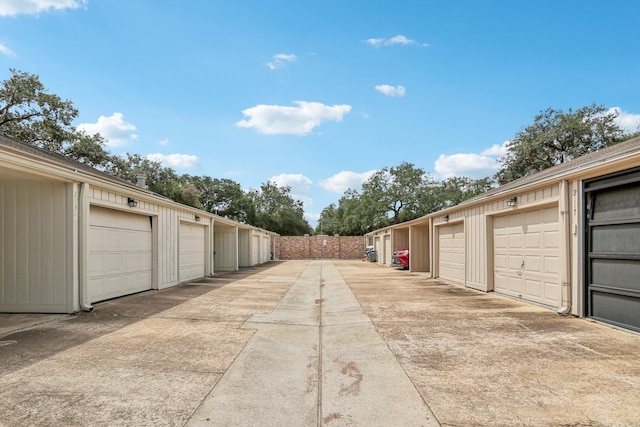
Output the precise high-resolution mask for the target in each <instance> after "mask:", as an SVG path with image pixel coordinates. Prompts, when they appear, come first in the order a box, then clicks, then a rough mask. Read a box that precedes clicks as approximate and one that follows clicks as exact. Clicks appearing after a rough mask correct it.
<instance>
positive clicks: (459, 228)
mask: <svg viewBox="0 0 640 427" xmlns="http://www.w3.org/2000/svg"><path fill="white" fill-rule="evenodd" d="M438 229H439V230H438V231H439V232H438V271H439V277H440V278H442V279H446V280H450V281H452V282H457V283H461V284H464V260H465V252H464V223H463V222H459V223H456V224H451V225H443V226H441V227H438Z"/></svg>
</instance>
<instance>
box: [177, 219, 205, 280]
mask: <svg viewBox="0 0 640 427" xmlns="http://www.w3.org/2000/svg"><path fill="white" fill-rule="evenodd" d="M205 231H206V228H205V227H203V226H200V225H195V224H189V223H180V229H179V233H180V238H179V243H178V245H179V254H180V255H179V261H178V263H179V272H178V275H179V280H180V282H186V281H189V280H194V279H200V278H202V277H204V270H205V256H206V251H205V242H206V239H205Z"/></svg>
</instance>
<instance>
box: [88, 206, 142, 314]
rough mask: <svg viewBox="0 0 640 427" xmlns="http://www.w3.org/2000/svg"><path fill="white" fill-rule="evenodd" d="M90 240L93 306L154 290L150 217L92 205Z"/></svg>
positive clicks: (89, 290)
mask: <svg viewBox="0 0 640 427" xmlns="http://www.w3.org/2000/svg"><path fill="white" fill-rule="evenodd" d="M88 240H89V243H88V249H89V265H88V276H89V277H88V279H89V280H88V294H89V300H90V301H91V302H92V303H93V302H98V301H103V300H105V299H110V298H115V297H119V296H123V295H127V294H131V293H135V292H141V291H145V290H148V289H151V280H152V278H151V276H152V274H151V271H152V263H153V261H152V245H151V223H150V221H149V217H147V216H144V215H136V214H131V213H127V212H122V211H117V210H113V209H107V208H102V207H97V206H92V207H91V210H90V227H89V239H88Z"/></svg>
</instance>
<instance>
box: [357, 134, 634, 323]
mask: <svg viewBox="0 0 640 427" xmlns="http://www.w3.org/2000/svg"><path fill="white" fill-rule="evenodd" d="M407 230H408V232H407ZM406 234H408V235H409V239H408V242H409V243H408V246H409V249H410V270H411V271H416V272H419V271H428V272H429V276H430V277H432V278H439V279H442V280H446V281H448V282H452V283H457V284H460V285H462V286H466V287H470V288H473V289H477V290H480V291H485V292H496V293H500V294H502V295H505V296H507V297H510V298H516V299H519V300H522V301H526V302H530V303H532V304H538V305H542V306H546V307H549V308H551V309H554V310H557V311H558V312H559V313H562V314H569V313H570V314H573V315H576V316H583V317H589V318H593V319H596V320H598V321H602V322H606V323H609V324H612V325H615V326H620V327H623V328H627V329H630V330H634V331H640V281H639V280H638V277H640V138H633V139H630V140H628V141H625V142H622V143H619V144H616V145H614V146H611V147H607V148H604V149H601V150H599V151H596V152H593V153H589V154H587V155H585V156H582V157H580V158H577V159H574V160H572V161H569V162H566V163H563V164H560V165H557V166H554V167H552V168H549V169H547V170H545V171H542V172H539V173H537V174H534V175H531V176H527V177H524V178H521V179H519V180H516V181H513V182H510V183H508V184H506V185H503V186H500V187H497V188H495V189H493V190H491V191H488V192H487V193H484V194H482V195H480V196H477V197H475V198H473V199H470V200H467V201H465V202H463V203H461V204H459V205H457V206H452V207H450V208H447V209H444V210H441V211H439V212H435V213H432V214H430V215H427V216H424V217H422V218H418V219H416V220H413V221H410V222H407V223H403V224H398V225H394V226H391V227H387V228H384V229H381V230H376V231H374V232H372V233H369V234H367V235H366V236H365V239H366V240H365V241H366V242H371V241H372V240H375V239H377V240H381V239H383V237H382V236H383V235H386V236H390V238H391V242H392V247H393V250H396V249H400V247H399V246H398V244H396V243H395V242H396V241H397V242H402V244H404V242H405V241H406V240H405V239H400V238H397V239H396V238H394V236H402V235H406ZM424 242H428V244H425V243H424ZM385 264H386V262H385ZM426 265H428V268H425V266H426Z"/></svg>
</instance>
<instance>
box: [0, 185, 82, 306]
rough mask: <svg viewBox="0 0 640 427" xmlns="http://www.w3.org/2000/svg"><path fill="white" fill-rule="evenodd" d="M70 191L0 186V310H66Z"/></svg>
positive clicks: (68, 299) (66, 187)
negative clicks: (0, 207) (0, 261)
mask: <svg viewBox="0 0 640 427" xmlns="http://www.w3.org/2000/svg"><path fill="white" fill-rule="evenodd" d="M72 187H73V186H72V185H71V184H65V183H62V182H44V181H31V180H30V176H29V175H25V177H24V179H20V180H9V179H7V180H2V181H0V206H2V209H0V235H1V236H2V238H1V239H0V252H1V257H0V259H1V260H2V263H0V311H12V312H41V313H61V312H69V311H70V310H71V305H72V303H71V298H72V296H71V289H70V286H68V285H69V284H71V283H73V273H72V271H71V270H70V266H71V264H72V257H73V255H74V253H73V249H72V247H73V244H72V237H73V236H72V233H73V232H72V229H73V227H72V220H73V218H74V215H73V214H72V211H71V209H70V207H71V206H73V202H72Z"/></svg>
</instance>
